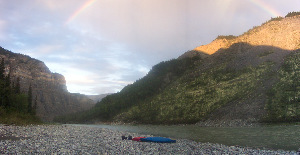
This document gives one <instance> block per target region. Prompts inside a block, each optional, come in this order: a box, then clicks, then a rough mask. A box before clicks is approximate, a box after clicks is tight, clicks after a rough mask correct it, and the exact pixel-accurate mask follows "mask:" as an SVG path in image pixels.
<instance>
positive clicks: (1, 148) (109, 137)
mask: <svg viewBox="0 0 300 155" xmlns="http://www.w3.org/2000/svg"><path fill="white" fill-rule="evenodd" d="M122 135H126V136H128V135H131V136H133V137H140V136H144V137H151V136H152V135H141V134H137V133H128V132H121V131H115V130H109V129H103V128H97V127H87V126H73V125H32V126H5V125H0V154H293V155H296V154H297V153H296V152H294V151H283V150H262V149H254V148H247V147H240V146H225V145H222V144H212V143H200V142H195V141H192V140H187V139H175V140H176V143H149V142H137V141H131V140H122V138H121V136H122Z"/></svg>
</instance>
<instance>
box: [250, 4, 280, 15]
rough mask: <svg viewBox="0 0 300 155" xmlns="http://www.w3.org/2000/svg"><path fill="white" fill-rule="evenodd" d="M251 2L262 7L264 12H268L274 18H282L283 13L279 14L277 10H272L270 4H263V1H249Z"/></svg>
mask: <svg viewBox="0 0 300 155" xmlns="http://www.w3.org/2000/svg"><path fill="white" fill-rule="evenodd" d="M248 1H249V2H251V3H253V4H254V5H256V6H258V7H260V8H261V9H263V10H264V11H266V12H268V13H269V14H270V15H271V16H272V17H279V16H281V13H279V12H278V11H277V10H275V9H274V8H272V6H270V5H269V4H267V3H265V2H263V1H262V0H248Z"/></svg>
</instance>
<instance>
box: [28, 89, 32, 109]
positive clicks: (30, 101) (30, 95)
mask: <svg viewBox="0 0 300 155" xmlns="http://www.w3.org/2000/svg"><path fill="white" fill-rule="evenodd" d="M27 110H28V113H32V87H31V84H30V86H29V90H28V108H27Z"/></svg>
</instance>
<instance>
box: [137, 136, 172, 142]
mask: <svg viewBox="0 0 300 155" xmlns="http://www.w3.org/2000/svg"><path fill="white" fill-rule="evenodd" d="M140 140H141V142H155V143H176V140H172V139H170V138H164V137H147V138H141V139H140Z"/></svg>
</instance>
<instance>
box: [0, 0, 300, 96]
mask: <svg viewBox="0 0 300 155" xmlns="http://www.w3.org/2000/svg"><path fill="white" fill-rule="evenodd" d="M292 11H300V0H0V46H1V47H3V48H5V49H8V50H10V51H12V52H15V53H22V54H26V55H28V56H30V57H32V58H36V59H38V60H41V61H43V62H44V63H45V64H46V65H47V67H48V68H49V69H50V71H51V72H56V73H60V74H62V75H64V76H65V79H66V83H67V88H68V91H69V92H72V93H81V94H88V95H92V94H94V95H95V94H105V93H116V92H118V91H120V90H122V88H123V87H124V86H126V85H128V84H132V83H133V82H134V81H136V80H138V79H140V78H142V77H143V76H145V75H146V74H147V73H148V72H149V70H150V69H151V68H152V66H154V65H155V64H157V63H159V62H161V61H167V60H170V59H174V58H177V57H178V56H180V55H182V54H183V53H185V52H186V51H189V50H192V49H194V48H196V47H197V46H200V45H205V44H208V43H210V42H211V41H213V40H214V39H215V38H216V37H217V36H218V35H241V34H243V32H245V31H247V30H248V29H251V28H252V27H253V26H258V25H261V24H262V23H264V22H266V21H267V20H269V19H271V18H272V17H277V16H285V15H286V14H287V13H288V12H292Z"/></svg>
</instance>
